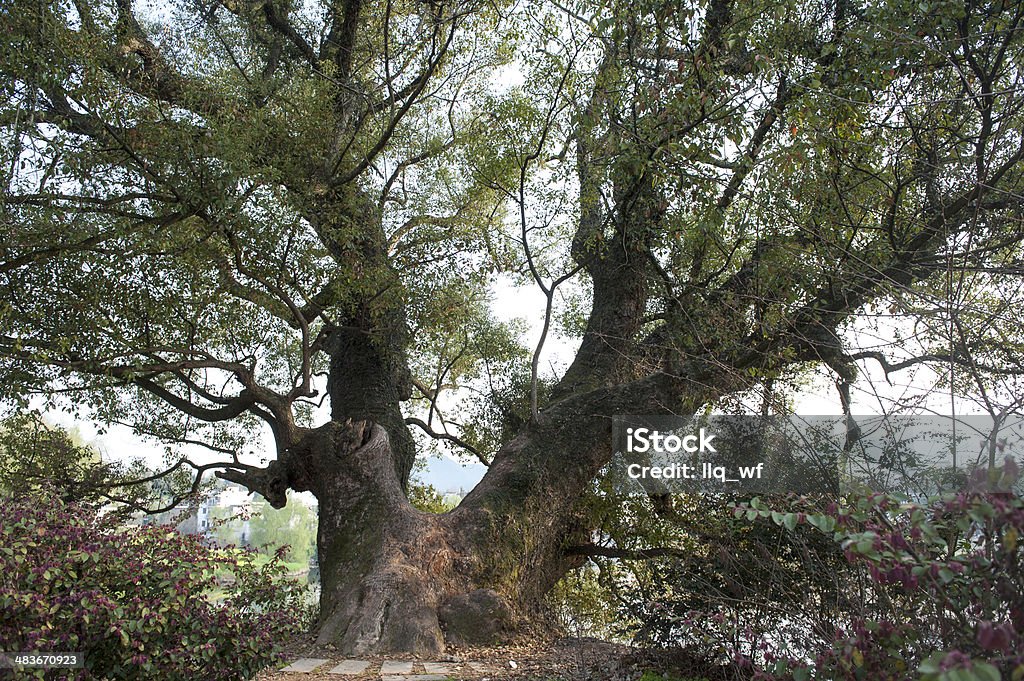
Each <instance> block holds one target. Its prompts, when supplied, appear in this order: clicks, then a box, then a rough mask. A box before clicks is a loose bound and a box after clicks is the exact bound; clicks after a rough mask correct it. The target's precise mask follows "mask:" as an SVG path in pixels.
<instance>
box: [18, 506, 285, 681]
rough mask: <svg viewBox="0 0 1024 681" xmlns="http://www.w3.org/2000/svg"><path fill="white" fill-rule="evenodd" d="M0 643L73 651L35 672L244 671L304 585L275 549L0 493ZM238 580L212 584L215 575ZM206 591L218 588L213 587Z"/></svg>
mask: <svg viewBox="0 0 1024 681" xmlns="http://www.w3.org/2000/svg"><path fill="white" fill-rule="evenodd" d="M0 519H2V522H0V649H2V650H8V651H60V652H72V651H77V652H83V653H84V654H85V667H84V668H83V669H74V670H62V671H60V672H56V671H54V670H51V671H48V672H45V673H44V672H43V671H41V670H33V671H31V672H29V671H26V672H25V673H26V674H30V673H31V674H34V675H35V676H37V677H39V678H74V679H92V678H97V679H162V680H163V679H166V680H175V679H183V680H184V679H189V680H191V679H204V680H206V679H209V680H211V681H212V680H214V679H244V678H249V677H251V676H252V675H254V674H255V673H256V672H257V671H259V670H260V669H263V668H265V667H266V666H268V665H269V664H272V663H274V662H275V661H277V660H278V659H279V658H280V654H281V648H282V645H283V644H285V643H286V642H287V640H288V639H289V638H290V637H291V636H293V635H294V634H296V633H298V632H299V631H300V630H301V628H302V615H301V613H302V611H303V606H302V590H301V588H300V587H299V586H298V584H297V583H295V582H294V581H292V580H289V579H287V578H286V577H285V567H284V566H283V564H282V563H281V561H280V559H279V557H278V558H276V559H274V560H271V561H270V562H269V563H268V564H265V565H262V566H259V567H257V566H256V564H255V563H254V561H253V560H252V559H251V557H250V555H249V554H246V553H243V552H239V551H236V550H222V549H217V548H211V547H208V546H205V545H204V544H202V543H201V542H200V541H199V540H198V539H197V538H195V537H191V536H187V535H182V534H179V533H178V532H176V531H175V530H174V529H172V528H170V527H167V526H150V527H134V526H132V527H124V526H121V525H119V523H118V522H117V521H116V520H115V518H114V517H113V516H104V515H102V514H99V513H97V511H96V510H94V509H92V508H89V507H87V506H83V505H77V504H74V503H71V504H67V503H64V502H62V501H61V500H60V498H59V497H57V496H56V495H53V494H47V493H46V492H45V491H44V492H42V493H38V494H34V495H31V496H28V495H25V496H21V497H10V496H8V497H0ZM218 569H220V570H221V571H223V570H225V569H227V570H230V571H231V572H232V573H233V574H234V576H235V578H236V581H235V583H234V584H233V585H231V586H228V587H225V588H224V589H223V590H221V589H220V588H219V587H218V585H217V581H216V579H215V576H214V573H215V571H217V570H218ZM215 594H216V596H217V597H216V598H214V595H215Z"/></svg>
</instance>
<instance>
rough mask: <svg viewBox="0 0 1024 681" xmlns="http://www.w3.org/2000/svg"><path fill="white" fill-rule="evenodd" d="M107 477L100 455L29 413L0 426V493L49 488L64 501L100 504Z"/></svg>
mask: <svg viewBox="0 0 1024 681" xmlns="http://www.w3.org/2000/svg"><path fill="white" fill-rule="evenodd" d="M106 477H107V471H106V470H105V468H104V466H103V463H102V461H101V460H100V456H99V453H98V452H97V451H95V450H93V449H90V448H89V447H86V446H83V445H82V444H81V442H78V441H77V440H76V438H75V437H73V435H72V434H71V433H69V432H67V431H65V430H63V429H61V428H54V427H51V426H49V425H47V424H45V423H43V421H42V420H41V419H40V418H39V417H38V416H36V415H35V414H31V413H19V414H15V415H14V416H11V417H9V418H7V419H6V420H4V421H3V423H2V424H0V492H3V493H6V494H10V493H12V492H13V491H14V490H20V491H22V492H23V493H26V494H32V493H33V492H36V491H38V490H39V489H40V488H41V486H44V485H48V486H51V487H54V486H59V487H56V488H55V491H56V492H57V493H58V494H59V495H60V496H61V497H62V498H64V499H65V500H67V501H71V500H73V499H77V500H79V501H82V502H86V501H88V502H94V503H95V502H99V501H100V500H101V498H100V496H99V494H98V492H99V490H100V489H101V487H102V483H103V482H104V480H105V479H106Z"/></svg>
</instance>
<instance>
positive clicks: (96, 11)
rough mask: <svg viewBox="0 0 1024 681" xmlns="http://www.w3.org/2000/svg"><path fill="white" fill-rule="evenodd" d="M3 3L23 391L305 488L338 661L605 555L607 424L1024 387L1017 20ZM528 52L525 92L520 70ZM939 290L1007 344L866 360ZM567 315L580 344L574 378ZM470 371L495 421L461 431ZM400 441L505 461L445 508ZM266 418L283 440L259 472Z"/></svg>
mask: <svg viewBox="0 0 1024 681" xmlns="http://www.w3.org/2000/svg"><path fill="white" fill-rule="evenodd" d="M2 12H3V16H4V25H5V29H4V30H5V37H6V38H7V40H5V41H4V44H3V46H2V47H0V72H2V73H3V75H4V80H3V83H2V84H0V88H2V90H0V92H2V94H0V98H2V110H0V125H2V126H3V130H4V135H5V141H6V142H7V144H6V145H5V147H4V149H5V151H4V152H3V153H4V154H5V156H4V167H5V169H6V176H5V181H6V186H5V193H4V197H3V206H4V213H3V223H2V229H3V230H4V234H3V237H4V238H3V239H2V255H0V285H2V286H3V288H4V290H5V302H4V307H3V310H2V317H0V355H2V357H3V365H2V385H3V386H4V389H5V395H6V397H7V398H9V399H13V400H25V399H27V397H28V396H31V395H37V394H42V395H44V396H46V397H48V398H49V399H50V400H51V402H52V403H55V404H56V403H60V404H72V405H74V406H75V407H76V408H78V409H80V410H81V411H83V412H86V413H89V414H92V415H95V416H96V417H97V418H100V419H102V420H105V421H107V422H110V423H127V424H130V425H131V426H132V427H133V428H135V429H136V431H137V432H139V433H143V434H148V435H152V436H154V437H158V438H161V439H164V440H166V441H168V442H172V443H179V444H185V443H194V444H202V445H204V446H206V447H208V448H210V449H211V450H213V451H214V452H217V453H218V454H220V455H222V456H223V457H224V460H222V461H218V462H214V463H209V464H201V465H200V464H195V463H193V462H191V461H186V460H183V461H181V462H179V463H178V464H177V469H176V470H183V469H185V468H191V469H193V470H194V471H195V473H196V474H197V475H198V476H201V475H202V474H203V473H204V472H205V471H208V470H212V469H217V470H218V471H219V472H218V474H219V475H220V476H222V477H223V478H226V479H228V480H231V481H235V482H238V483H241V484H243V485H245V486H247V487H248V488H249V489H251V490H254V491H257V492H259V493H260V494H262V495H263V496H264V497H266V498H267V499H268V500H269V501H270V503H271V504H273V505H275V506H281V505H283V504H284V503H285V500H286V496H285V494H286V490H287V489H289V488H290V489H293V490H300V491H302V490H309V491H312V492H313V494H315V495H316V497H317V499H318V501H319V509H320V522H319V530H318V540H317V546H318V552H319V557H320V565H321V569H322V584H323V590H322V594H323V595H322V604H321V605H322V607H321V622H320V627H319V636H320V640H321V641H324V642H326V641H333V642H335V643H337V644H338V645H339V647H340V649H342V650H344V651H346V652H359V653H362V652H369V651H384V650H405V651H411V652H418V653H436V652H437V651H438V650H440V649H441V648H442V647H443V645H444V638H443V636H442V628H444V629H445V631H446V633H447V635H448V636H449V638H450V639H451V640H472V639H479V638H484V639H486V638H489V637H491V636H493V635H494V634H495V633H497V632H498V631H500V630H501V629H502V628H503V627H506V626H512V625H514V624H515V623H516V622H517V621H518V620H519V619H520V618H523V617H528V616H529V615H530V613H531V612H532V609H533V608H534V607H535V605H536V604H537V603H538V602H539V601H540V600H541V599H542V597H543V595H544V594H545V593H546V592H547V591H548V590H549V589H550V588H551V586H552V585H553V584H554V583H555V582H556V581H557V580H558V579H559V577H560V576H561V575H563V574H564V573H565V572H566V570H568V569H570V568H571V567H573V566H575V565H578V564H579V563H580V562H581V561H582V560H583V556H584V555H585V553H586V552H585V551H581V550H579V549H578V547H580V546H582V547H586V546H587V545H588V544H589V540H590V538H591V537H590V530H591V529H592V527H593V525H592V519H590V518H588V515H587V514H586V513H585V512H584V511H585V509H584V508H583V507H582V501H583V500H584V499H585V498H586V497H587V495H588V493H589V491H590V490H591V488H592V482H593V480H594V479H595V478H596V477H597V476H599V474H600V472H601V470H602V467H603V466H604V465H605V464H606V463H607V462H608V460H609V458H610V456H611V425H610V424H611V417H612V416H613V415H614V414H621V413H634V414H635V413H646V414H667V413H685V412H692V411H694V410H696V409H698V408H700V407H702V406H704V405H708V404H712V403H714V402H715V401H716V400H718V399H720V398H722V397H723V396H727V395H732V394H736V393H740V392H742V391H752V390H757V389H758V387H759V386H761V385H762V384H763V383H765V382H766V381H773V380H776V379H777V378H780V377H784V376H785V375H786V372H787V371H791V370H793V368H794V367H799V366H802V365H804V364H806V363H824V364H825V365H826V366H828V367H829V368H830V370H831V371H833V372H834V373H835V375H836V376H837V377H838V379H839V382H840V384H841V385H848V384H849V382H850V381H852V380H853V379H854V378H855V374H856V361H857V360H858V358H860V359H869V358H870V359H871V360H873V361H874V360H877V361H879V362H881V363H882V365H883V366H884V367H885V368H886V370H887V371H888V370H891V369H894V368H896V367H898V366H907V365H908V363H909V364H913V363H915V362H923V361H927V360H934V361H940V362H944V363H946V364H948V365H951V366H956V365H961V364H962V365H970V366H974V367H977V368H979V369H982V370H986V371H987V370H988V369H989V368H1006V367H1005V365H1006V364H1008V363H1009V364H1010V365H1011V367H1010V368H1011V369H1012V368H1014V367H1016V368H1019V365H1018V364H1017V360H1018V357H1017V355H1016V354H1012V353H1003V352H1001V351H1000V350H999V349H998V348H1001V347H1006V346H1007V341H1012V340H1013V338H1014V334H1015V330H1014V329H1013V328H1011V326H1010V325H1008V324H1006V323H1005V322H1006V321H1008V320H1007V319H1006V318H1005V317H1006V315H1005V313H1004V312H999V311H998V310H999V309H1000V308H999V306H998V301H999V299H1000V295H1001V291H1002V289H1001V288H1000V287H1001V286H1002V285H1003V284H1002V283H1001V282H1003V281H1005V280H1006V278H1007V277H1009V276H1012V275H1016V274H1018V273H1019V271H1020V241H1021V229H1020V182H1021V164H1020V162H1021V157H1022V155H1024V144H1022V140H1021V134H1020V130H1021V129H1022V127H1024V126H1022V123H1024V121H1022V120H1021V103H1022V99H1021V92H1020V79H1021V73H1020V69H1019V66H1018V65H1019V64H1020V63H1022V62H1024V60H1022V55H1021V41H1022V34H1021V31H1020V30H1019V25H1020V20H1021V17H1022V13H1024V8H1022V7H1021V6H1019V5H1015V4H1012V3H1011V4H1001V3H987V2H970V1H969V2H958V3H955V2H938V1H937V2H932V3H919V2H903V1H902V0H879V1H878V2H870V1H865V2H858V1H850V0H838V1H837V2H820V3H819V2H805V1H801V2H784V3H778V2H771V3H762V2H756V1H755V2H744V3H739V2H732V1H730V0H710V2H707V3H703V2H697V3H683V4H679V3H675V2H671V3H663V2H658V1H652V2H641V3H639V4H638V3H635V2H630V3H615V2H612V3H592V2H579V3H573V4H570V5H564V4H554V3H553V4H552V5H547V4H543V3H530V4H529V6H524V7H521V8H520V11H517V12H511V11H510V10H509V9H507V8H506V7H504V6H502V5H484V4H482V3H476V2H472V1H463V2H454V3H431V2H413V1H411V2H402V1H395V0H381V1H379V2H377V1H369V0H338V1H336V2H326V3H323V4H315V5H303V6H299V5H291V4H289V3H286V2H275V1H273V0H267V1H256V2H247V1H246V2H240V3H239V2H223V3H222V2H217V1H214V2H195V1H191V0H188V1H185V0H182V1H180V2H172V3H168V4H166V5H163V6H161V7H160V8H159V9H158V10H155V11H153V12H151V13H142V12H139V11H137V10H135V9H134V8H133V7H132V5H131V3H130V0H113V1H112V2H103V1H101V0H74V1H73V2H70V3H68V2H44V3H39V2H22V1H21V0H11V2H8V3H7V4H5V5H4V6H3V8H2ZM519 39H521V40H520V42H518V43H517V42H516V41H517V40H519ZM513 48H518V51H515V50H513ZM513 58H515V59H516V62H515V63H516V64H517V67H518V68H520V70H522V71H525V72H527V73H528V78H526V80H525V82H524V84H523V85H521V86H515V87H509V86H507V85H502V84H501V83H497V82H495V79H493V78H491V76H492V72H493V70H494V69H495V68H497V67H499V66H500V65H502V64H503V63H508V62H509V61H510V60H512V59H513ZM501 271H509V272H511V273H513V274H518V275H521V276H522V277H523V279H525V281H527V282H532V284H533V285H536V286H537V287H538V288H539V290H540V291H541V292H542V294H543V297H544V300H545V301H546V303H545V309H544V310H543V315H542V317H541V318H542V321H543V330H544V333H543V334H542V338H541V341H540V343H539V344H538V345H536V346H534V347H533V348H530V349H527V350H523V349H521V348H517V347H515V344H514V343H510V342H509V341H510V339H513V338H514V335H512V334H511V333H510V332H509V329H508V328H506V327H503V326H502V325H501V324H498V323H496V322H494V321H493V320H491V319H490V318H489V315H488V314H487V312H486V309H485V302H486V293H487V290H488V285H489V284H490V282H491V281H492V280H493V278H494V275H495V273H496V272H501ZM937 292H941V293H943V294H944V295H946V298H947V299H949V296H950V295H952V293H953V292H956V294H957V295H958V296H963V297H966V298H970V299H971V300H975V301H977V302H976V304H975V307H976V308H977V309H979V310H984V309H986V308H987V309H990V310H992V313H991V314H988V315H986V314H984V313H980V317H979V323H978V324H977V326H976V327H975V329H974V330H972V334H973V335H972V336H971V342H972V345H973V346H974V349H975V350H977V349H981V350H982V351H983V353H987V354H981V355H977V354H972V353H971V352H970V350H971V348H969V347H967V346H966V345H964V344H963V343H959V342H956V340H955V339H954V340H951V341H949V342H947V343H945V344H943V345H942V346H941V347H939V348H935V349H934V351H933V352H928V353H923V354H918V355H916V356H914V357H911V358H899V359H897V360H893V361H890V359H891V358H890V357H889V355H887V354H885V353H884V352H880V351H879V352H877V354H870V355H865V354H863V353H862V352H860V349H858V348H848V347H846V343H844V340H845V338H846V329H847V328H848V327H849V325H850V324H851V321H852V320H853V319H854V318H855V316H856V315H857V314H859V313H862V312H863V311H864V310H865V308H866V306H867V305H869V304H871V303H874V304H876V305H878V304H880V305H883V306H889V308H888V309H891V310H892V312H891V313H890V314H893V315H906V316H907V317H908V318H916V317H919V316H920V317H924V316H926V315H927V314H928V312H927V311H926V309H925V308H924V307H923V306H920V305H918V301H919V300H922V299H923V300H931V301H934V299H935V297H936V293H937ZM566 295H570V296H573V295H575V296H578V297H579V298H580V300H579V302H580V303H581V304H580V305H572V306H568V307H567V306H566V304H565V303H564V302H563V300H564V298H563V297H564V296H566ZM983 298H987V299H990V300H994V301H996V304H995V305H994V306H990V305H989V302H988V301H986V300H983ZM580 309H582V312H581V313H580V314H574V313H576V312H578V311H579V310H580ZM930 309H934V306H932V308H930ZM563 313H564V314H563ZM538 316H541V315H538ZM559 318H564V319H565V320H566V321H568V322H570V324H569V325H568V326H567V328H568V329H572V328H577V329H578V330H579V346H578V351H577V352H576V354H575V357H574V359H573V360H572V362H571V364H570V365H569V366H568V367H567V368H566V369H565V370H564V371H562V372H559V374H558V375H556V376H551V377H548V376H545V375H544V372H543V371H542V366H543V364H542V355H543V350H544V341H545V339H546V338H547V336H548V335H549V333H550V330H551V328H552V325H553V324H556V323H558V321H559ZM933 319H934V318H933ZM938 319H939V323H941V321H942V318H938ZM946 321H947V326H948V324H949V323H952V322H951V321H950V320H949V319H948V318H947V319H946ZM947 340H949V339H948V338H947ZM869 352H872V353H875V352H876V351H875V350H869ZM999 365H1003V366H999ZM428 369H429V371H428ZM321 375H326V385H325V386H324V383H323V382H318V380H317V378H318V377H319V376H321ZM496 375H498V376H499V378H498V379H497V380H494V378H495V376H496ZM545 379H547V380H545ZM467 381H468V382H470V383H471V385H472V387H474V388H475V389H478V390H482V392H484V394H485V396H487V397H490V396H491V395H492V394H493V395H494V396H495V398H496V400H495V405H496V407H497V408H496V410H494V411H490V412H488V411H486V410H485V411H483V413H484V414H488V415H489V417H490V419H491V420H490V421H489V423H492V424H494V425H495V426H501V428H500V429H499V428H490V429H486V432H484V431H482V430H480V429H478V431H477V432H476V433H470V432H468V431H467V432H462V431H460V429H459V428H458V425H457V422H453V421H451V420H449V419H445V418H442V416H441V414H442V412H443V406H444V401H443V400H441V399H440V397H439V396H441V395H443V394H446V393H448V392H449V391H452V390H453V389H455V388H457V387H459V386H461V385H464V384H465V383H466V382H467ZM488 381H490V382H489V383H488ZM481 385H482V386H485V387H484V388H481V387H480V386H481ZM324 397H326V398H328V399H329V401H330V402H329V403H330V410H331V416H330V419H329V420H327V421H326V422H324V423H317V422H314V421H313V420H312V411H311V405H312V404H314V403H315V401H316V400H319V399H322V398H324ZM403 403H409V404H410V405H411V408H413V409H416V408H418V407H421V406H422V407H423V409H425V410H426V411H425V413H421V414H418V415H417V414H413V413H411V412H410V413H408V414H407V413H403V410H402V404H403ZM524 404H525V405H528V409H526V410H525V413H524V411H523V405H524ZM422 416H426V417H427V418H421V417H422ZM487 423H488V422H487V421H485V422H483V423H481V424H480V425H481V426H483V425H486V424H487ZM409 425H414V426H416V427H417V429H418V430H420V431H422V432H424V433H425V434H426V435H428V436H433V437H435V438H438V439H440V440H444V441H446V442H448V443H451V444H453V445H458V446H463V447H465V448H466V449H467V451H469V452H471V453H472V454H473V455H475V456H476V457H477V458H479V459H481V460H483V461H486V462H487V463H488V464H489V469H488V472H487V474H486V475H485V477H484V479H483V480H482V481H481V483H480V484H479V485H478V486H477V487H476V488H475V489H474V490H472V491H471V492H470V493H469V494H468V496H467V497H466V498H465V499H464V500H463V502H462V504H460V506H459V507H458V508H457V509H455V510H454V511H452V512H450V513H447V514H443V515H432V514H424V513H421V512H419V511H417V510H415V509H414V508H413V507H412V506H411V505H410V504H409V502H408V500H407V499H406V495H405V490H406V489H407V486H408V476H409V471H410V469H411V467H412V464H413V460H414V457H415V440H414V438H413V436H412V434H411V433H410V431H409V429H408V426H409ZM261 427H268V428H269V429H270V430H271V431H272V432H273V436H274V441H275V445H276V450H277V451H276V458H275V459H274V460H272V461H271V462H269V463H267V464H266V465H261V466H257V465H252V464H250V463H246V462H245V461H243V458H242V454H243V453H244V450H245V448H246V445H247V444H248V443H250V442H251V441H252V439H251V437H252V434H253V433H254V432H255V430H256V429H258V428H261ZM462 435H467V436H470V435H472V438H471V439H466V438H464V437H462Z"/></svg>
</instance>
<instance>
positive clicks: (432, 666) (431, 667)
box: [423, 662, 455, 681]
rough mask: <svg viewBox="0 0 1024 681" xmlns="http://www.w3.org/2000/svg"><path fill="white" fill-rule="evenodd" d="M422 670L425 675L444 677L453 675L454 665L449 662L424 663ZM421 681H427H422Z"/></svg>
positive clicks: (424, 680)
mask: <svg viewBox="0 0 1024 681" xmlns="http://www.w3.org/2000/svg"><path fill="white" fill-rule="evenodd" d="M423 670H424V671H425V672H426V673H427V674H443V675H444V676H443V677H442V678H444V677H446V676H449V675H451V674H454V673H455V665H454V664H451V663H449V662H424V663H423ZM423 681H427V680H426V679H423Z"/></svg>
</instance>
